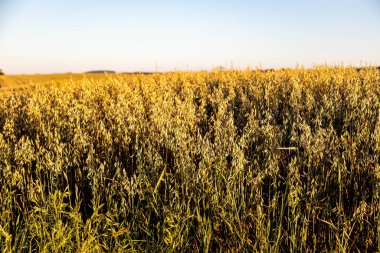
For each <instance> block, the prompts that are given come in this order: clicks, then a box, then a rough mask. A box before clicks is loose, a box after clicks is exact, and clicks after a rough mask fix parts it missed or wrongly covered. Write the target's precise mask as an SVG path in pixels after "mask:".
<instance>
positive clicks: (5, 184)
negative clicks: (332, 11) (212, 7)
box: [0, 67, 380, 252]
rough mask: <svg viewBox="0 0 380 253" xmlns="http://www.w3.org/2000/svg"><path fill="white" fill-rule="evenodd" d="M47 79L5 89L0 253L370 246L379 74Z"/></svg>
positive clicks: (375, 207)
mask: <svg viewBox="0 0 380 253" xmlns="http://www.w3.org/2000/svg"><path fill="white" fill-rule="evenodd" d="M63 79H65V78H63ZM56 80H57V79H56ZM49 81H50V80H49ZM8 83H9V82H8ZM36 83H41V84H36ZM44 84H45V85H44ZM46 84H47V82H45V81H41V80H40V81H39V80H37V79H36V80H35V81H32V82H31V83H29V84H28V85H25V87H24V86H23V87H22V89H19V90H17V91H10V92H3V93H1V92H0V182H1V184H0V251H1V252H21V251H25V252H29V251H32V252H126V251H137V252H162V251H164V252H167V251H169V252H255V251H257V252H278V251H281V252H326V251H327V252H331V251H336V252H356V251H362V252H375V251H379V245H380V244H379V243H380V223H379V222H380V199H379V197H380V196H379V193H380V119H379V116H380V71H378V70H377V69H375V68H368V69H363V70H360V71H358V70H357V69H355V68H341V67H334V68H332V67H331V68H328V67H316V68H314V69H312V70H308V69H302V68H300V69H294V70H276V71H260V70H246V71H235V70H228V71H212V72H191V73H190V72H177V73H167V74H151V75H107V76H106V75H104V76H103V77H102V78H98V79H96V78H71V79H65V80H62V79H60V81H55V82H52V83H49V84H48V85H46ZM21 85H24V84H21ZM5 87H6V86H5V85H4V86H3V87H2V88H0V91H1V89H5Z"/></svg>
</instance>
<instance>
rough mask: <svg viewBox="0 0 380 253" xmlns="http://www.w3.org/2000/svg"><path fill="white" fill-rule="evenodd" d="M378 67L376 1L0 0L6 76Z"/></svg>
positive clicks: (0, 47)
mask: <svg viewBox="0 0 380 253" xmlns="http://www.w3.org/2000/svg"><path fill="white" fill-rule="evenodd" d="M231 63H232V64H233V66H234V67H235V68H246V67H252V68H255V67H257V66H261V67H263V68H269V67H275V68H278V67H295V66H296V65H297V64H300V65H304V66H306V67H309V66H312V65H313V64H325V63H327V64H346V65H366V64H372V65H380V1H379V0H330V1H327V0H314V1H307V0H287V1H286V0H283V1H280V0H258V1H253V0H252V1H248V0H229V1H227V0H202V1H201V0H193V1H191V0H187V1H182V0H176V1H175V0H173V1H166V0H162V1H151V0H150V1H149V0H138V1H137V0H136V1H117V0H108V1H99V0H91V1H89V0H88V1H87V0H0V68H1V69H3V70H4V71H5V72H6V73H57V72H69V71H71V72H82V71H88V70H96V69H110V70H116V71H152V70H156V69H158V70H160V71H167V70H175V69H177V70H198V69H211V68H212V67H215V66H227V67H230V66H231Z"/></svg>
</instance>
